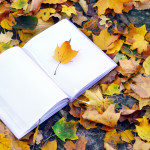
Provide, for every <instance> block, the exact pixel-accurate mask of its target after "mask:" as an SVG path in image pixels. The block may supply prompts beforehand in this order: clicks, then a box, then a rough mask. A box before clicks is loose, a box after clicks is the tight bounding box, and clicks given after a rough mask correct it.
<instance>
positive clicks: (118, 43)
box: [106, 40, 124, 54]
mask: <svg viewBox="0 0 150 150" xmlns="http://www.w3.org/2000/svg"><path fill="white" fill-rule="evenodd" d="M123 42H124V41H123V40H117V41H115V42H114V45H115V46H114V47H113V48H112V49H109V50H107V52H106V54H115V53H117V52H119V51H120V49H121V47H122V45H123Z"/></svg>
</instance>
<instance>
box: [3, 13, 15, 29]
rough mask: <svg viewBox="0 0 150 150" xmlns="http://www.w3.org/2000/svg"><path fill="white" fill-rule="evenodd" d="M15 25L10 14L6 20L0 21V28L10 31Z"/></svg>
mask: <svg viewBox="0 0 150 150" xmlns="http://www.w3.org/2000/svg"><path fill="white" fill-rule="evenodd" d="M15 24H16V21H15V18H14V16H13V15H12V14H11V13H10V14H9V17H8V18H5V19H3V20H2V21H1V26H2V28H3V29H7V30H12V26H14V25H15Z"/></svg>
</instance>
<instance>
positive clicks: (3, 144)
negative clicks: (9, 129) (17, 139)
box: [0, 133, 12, 150]
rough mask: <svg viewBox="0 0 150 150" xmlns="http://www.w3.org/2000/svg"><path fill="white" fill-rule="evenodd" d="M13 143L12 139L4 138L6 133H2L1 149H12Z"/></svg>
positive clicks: (0, 138) (0, 135)
mask: <svg viewBox="0 0 150 150" xmlns="http://www.w3.org/2000/svg"><path fill="white" fill-rule="evenodd" d="M11 145H12V140H11V139H8V138H4V134H2V133H0V150H10V149H11Z"/></svg>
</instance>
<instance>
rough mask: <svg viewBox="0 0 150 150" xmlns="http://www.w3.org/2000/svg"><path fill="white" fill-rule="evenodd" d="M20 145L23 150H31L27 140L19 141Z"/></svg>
mask: <svg viewBox="0 0 150 150" xmlns="http://www.w3.org/2000/svg"><path fill="white" fill-rule="evenodd" d="M18 146H19V147H21V148H22V150H30V146H29V145H28V144H27V142H23V141H19V142H18Z"/></svg>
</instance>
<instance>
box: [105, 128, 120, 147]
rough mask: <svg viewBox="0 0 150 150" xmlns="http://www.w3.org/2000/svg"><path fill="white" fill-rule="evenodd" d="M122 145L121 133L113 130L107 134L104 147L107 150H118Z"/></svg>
mask: <svg viewBox="0 0 150 150" xmlns="http://www.w3.org/2000/svg"><path fill="white" fill-rule="evenodd" d="M119 143H122V141H121V139H120V133H117V131H116V129H113V130H111V131H109V132H107V133H106V134H105V138H104V147H105V148H106V150H117V144H119Z"/></svg>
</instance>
